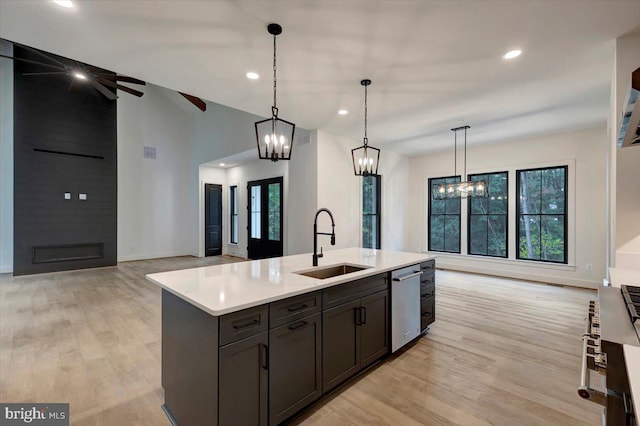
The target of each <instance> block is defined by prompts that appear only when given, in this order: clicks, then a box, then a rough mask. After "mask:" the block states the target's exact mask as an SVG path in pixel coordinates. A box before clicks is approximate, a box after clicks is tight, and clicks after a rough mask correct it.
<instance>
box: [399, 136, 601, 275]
mask: <svg viewBox="0 0 640 426" xmlns="http://www.w3.org/2000/svg"><path fill="white" fill-rule="evenodd" d="M607 148H608V137H607V134H606V129H605V126H604V125H603V126H602V127H598V128H595V129H589V130H583V131H579V132H572V133H564V134H556V135H550V136H544V137H538V138H533V139H527V140H519V141H512V142H508V143H500V144H494V145H483V146H479V147H470V148H469V149H468V154H467V156H468V160H469V166H468V167H467V169H468V170H467V172H468V173H481V172H487V171H492V170H493V171H505V170H506V171H509V259H495V258H486V257H482V256H468V255H457V254H441V253H436V254H437V256H438V260H437V264H438V266H439V267H444V268H450V269H457V270H464V271H469V272H478V273H486V274H493V275H501V276H507V277H514V278H523V279H531V280H537V281H544V282H551V283H558V284H568V285H577V286H583V287H595V286H597V285H598V284H601V283H602V278H604V277H605V265H606V247H605V244H606V233H605V230H606V179H605V177H606V151H607ZM409 164H410V197H409V214H410V220H409V223H410V224H411V226H410V227H407V242H408V248H410V250H415V251H419V250H426V246H427V238H426V235H427V223H426V222H427V207H426V206H427V204H426V203H427V190H428V188H427V186H428V185H427V179H428V178H429V177H440V176H450V175H451V174H452V169H453V150H451V151H448V152H442V153H438V154H434V155H429V156H422V157H416V158H411V159H410V161H409ZM565 164H566V165H568V166H569V182H568V184H569V185H568V188H569V193H568V197H569V205H568V217H567V219H568V223H569V226H568V246H569V248H568V265H557V264H548V263H542V262H532V261H524V260H515V249H516V246H515V226H516V223H515V215H514V214H513V212H514V211H515V170H516V169H520V168H532V167H545V166H552V165H565ZM459 167H460V164H459ZM460 168H461V167H460ZM458 173H461V170H458ZM463 203H466V200H464V201H463ZM462 211H463V216H462V218H461V222H462V224H461V230H462V232H461V234H462V243H461V250H462V252H463V253H465V252H466V235H465V234H466V233H465V232H464V230H465V229H467V228H466V216H465V215H464V212H465V211H466V210H464V206H463V210H462ZM587 264H589V265H591V269H589V268H588V267H587Z"/></svg>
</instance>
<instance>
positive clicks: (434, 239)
mask: <svg viewBox="0 0 640 426" xmlns="http://www.w3.org/2000/svg"><path fill="white" fill-rule="evenodd" d="M455 182H460V176H449V177H441V178H434V179H429V188H428V189H427V193H428V194H429V251H444V252H449V253H460V198H449V199H445V200H436V199H434V198H433V195H432V193H431V188H433V185H438V184H442V183H455Z"/></svg>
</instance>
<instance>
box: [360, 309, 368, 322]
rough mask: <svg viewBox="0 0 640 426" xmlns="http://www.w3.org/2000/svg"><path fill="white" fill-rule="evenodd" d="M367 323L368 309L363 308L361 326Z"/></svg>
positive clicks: (361, 310)
mask: <svg viewBox="0 0 640 426" xmlns="http://www.w3.org/2000/svg"><path fill="white" fill-rule="evenodd" d="M366 323H367V308H366V307H364V306H362V307H360V324H366Z"/></svg>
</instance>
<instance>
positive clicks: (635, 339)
mask: <svg viewBox="0 0 640 426" xmlns="http://www.w3.org/2000/svg"><path fill="white" fill-rule="evenodd" d="M598 299H599V300H598V301H591V302H590V305H589V314H588V317H587V319H586V329H585V333H584V334H583V354H582V377H581V383H580V387H579V388H578V394H579V395H580V396H581V397H582V398H585V399H589V400H591V401H593V402H596V403H598V404H601V405H603V406H604V407H605V408H604V415H603V420H604V422H605V424H606V425H607V426H613V425H615V426H618V425H626V426H631V425H636V417H635V415H634V412H633V401H632V396H631V389H630V385H629V376H628V373H627V366H626V365H627V364H626V362H628V361H629V360H626V362H625V355H624V345H628V346H640V318H639V316H638V313H639V312H640V287H631V286H622V288H617V287H600V289H599V291H598ZM592 371H595V372H597V373H600V374H601V375H603V376H604V380H603V383H604V386H603V389H602V390H597V389H595V388H592V387H591V372H592Z"/></svg>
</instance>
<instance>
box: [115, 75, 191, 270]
mask: <svg viewBox="0 0 640 426" xmlns="http://www.w3.org/2000/svg"><path fill="white" fill-rule="evenodd" d="M164 90H166V89H163V88H159V87H157V86H153V85H147V86H145V88H144V92H145V95H144V96H143V97H142V98H136V97H134V96H129V95H122V96H120V97H119V98H118V260H119V261H123V260H133V259H148V258H157V257H167V256H178V255H185V254H194V255H197V251H196V250H195V247H192V246H190V244H189V243H190V241H189V239H188V231H189V228H190V226H189V225H190V223H191V221H192V219H191V217H190V215H189V213H190V211H191V210H192V209H193V210H195V207H193V208H192V207H191V206H190V204H189V203H190V199H189V191H188V189H189V186H188V184H189V180H188V179H189V140H190V117H189V114H187V113H186V112H185V111H184V110H183V109H181V108H180V107H178V106H177V105H176V104H175V103H174V102H173V101H171V100H170V99H169V98H168V97H166V96H165V95H163V91H164ZM145 146H148V147H154V148H156V150H157V159H156V160H151V159H145V158H143V148H144V147H145ZM196 170H197V168H196Z"/></svg>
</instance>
